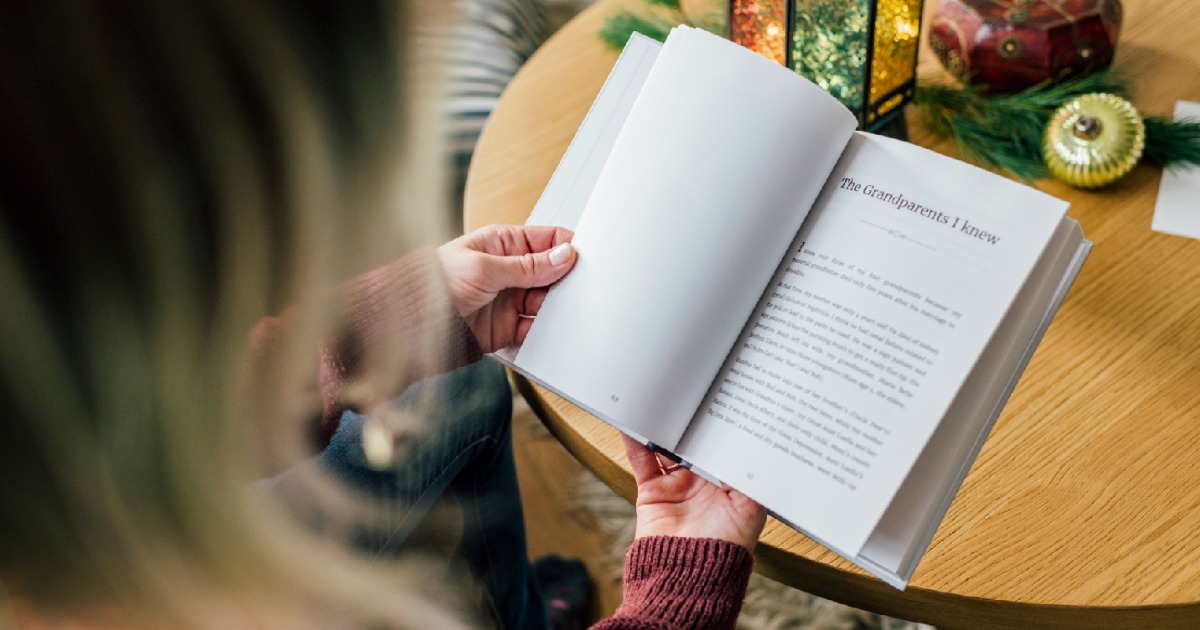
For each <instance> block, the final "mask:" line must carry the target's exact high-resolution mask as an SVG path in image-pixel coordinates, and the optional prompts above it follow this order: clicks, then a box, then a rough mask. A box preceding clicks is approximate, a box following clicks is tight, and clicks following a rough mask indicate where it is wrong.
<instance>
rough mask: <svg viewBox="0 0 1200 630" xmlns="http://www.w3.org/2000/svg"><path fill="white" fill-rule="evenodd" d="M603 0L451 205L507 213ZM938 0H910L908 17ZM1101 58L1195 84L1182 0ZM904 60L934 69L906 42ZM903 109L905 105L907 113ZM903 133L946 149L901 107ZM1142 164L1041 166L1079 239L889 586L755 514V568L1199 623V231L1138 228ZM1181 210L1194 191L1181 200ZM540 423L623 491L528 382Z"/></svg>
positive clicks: (549, 138) (1060, 609)
mask: <svg viewBox="0 0 1200 630" xmlns="http://www.w3.org/2000/svg"><path fill="white" fill-rule="evenodd" d="M631 4H635V3H633V2H629V1H618V0H605V1H602V2H599V3H598V4H597V5H595V6H593V7H592V8H591V9H589V10H588V11H586V12H584V13H583V14H582V15H580V16H579V17H577V18H576V19H575V20H574V21H572V22H571V23H569V24H568V25H567V26H565V27H564V28H563V29H562V30H560V31H559V32H558V33H557V34H556V35H555V36H554V37H553V38H552V39H551V40H550V41H549V42H547V43H546V45H545V46H543V47H542V48H541V49H540V50H539V51H538V52H537V53H536V54H535V55H534V57H533V58H532V59H531V60H530V61H529V62H528V63H527V64H526V65H525V67H524V68H523V69H522V70H521V72H520V73H519V74H518V75H517V77H516V78H515V80H514V81H513V83H512V85H511V86H509V88H508V91H507V92H505V94H504V96H503V97H502V98H501V100H500V104H499V106H498V108H497V109H496V111H495V113H494V114H493V115H492V117H491V119H490V120H489V122H488V124H487V127H486V129H485V131H484V134H483V136H482V138H481V140H480V142H479V145H478V147H477V149H476V152H475V159H474V162H473V164H472V166H471V171H470V176H469V178H468V181H467V190H466V201H465V210H464V212H465V223H466V225H467V227H468V228H469V229H473V228H476V227H480V226H483V225H486V224H490V223H522V222H524V220H525V217H526V216H527V215H528V213H529V211H530V210H531V209H532V208H533V205H534V203H535V202H536V201H537V198H538V195H539V194H540V193H541V190H542V188H543V187H544V186H545V184H546V182H547V181H548V180H549V178H550V175H551V173H552V172H553V170H554V167H555V166H556V165H557V163H558V160H559V159H560V158H561V156H562V154H563V152H564V151H565V150H566V147H567V145H568V143H569V142H570V140H571V138H572V136H573V134H574V132H575V130H576V128H577V127H578V125H579V123H580V122H581V121H582V119H583V117H584V115H585V114H586V113H587V110H588V106H589V105H590V104H591V102H592V99H593V98H594V97H595V95H596V93H597V92H598V91H599V89H600V86H601V84H602V83H603V81H604V78H605V77H606V76H607V73H608V71H609V69H610V68H611V67H612V64H613V62H614V61H615V59H616V55H615V54H614V53H611V52H609V51H606V50H605V49H604V48H603V47H602V46H601V45H600V44H599V43H598V40H597V39H596V32H597V29H598V28H599V27H600V25H601V24H602V22H603V20H604V18H605V16H607V15H609V14H610V13H611V12H612V11H614V10H615V9H616V8H617V7H618V6H621V5H631ZM937 4H938V3H937V2H936V1H935V0H931V1H929V2H926V5H928V6H927V7H926V21H925V23H926V24H928V23H929V19H928V18H929V14H930V13H931V12H932V10H933V9H934V8H936V5H937ZM1124 6H1125V21H1124V26H1123V30H1122V32H1121V41H1120V45H1119V50H1118V55H1117V66H1118V67H1119V68H1122V69H1124V70H1125V71H1127V72H1128V73H1129V75H1130V77H1132V78H1133V80H1134V81H1135V83H1136V85H1135V87H1136V88H1137V98H1136V103H1135V104H1136V105H1137V106H1138V107H1139V108H1141V109H1142V111H1143V112H1144V113H1147V114H1164V115H1168V116H1169V115H1170V113H1171V112H1172V111H1173V109H1174V103H1175V101H1176V100H1177V99H1184V100H1193V101H1200V44H1197V41H1200V11H1196V9H1195V7H1194V1H1193V0H1125V2H1124ZM921 65H922V76H926V75H929V74H934V73H937V72H939V68H938V67H937V64H936V61H935V60H934V58H933V55H932V54H931V53H930V52H929V50H928V48H927V47H926V49H925V50H923V52H922V63H921ZM910 117H911V112H910ZM909 128H910V133H911V136H912V140H913V141H914V142H916V143H917V144H921V145H924V146H927V147H931V148H933V149H935V150H938V151H941V152H943V153H946V154H949V155H957V152H956V151H957V150H956V148H955V147H954V146H953V145H952V144H951V143H949V142H947V141H942V140H938V139H935V138H933V137H932V136H931V135H930V134H929V133H928V132H926V131H925V130H924V129H923V128H922V127H921V126H920V125H919V123H918V121H917V120H916V119H915V118H910V120H909ZM1159 178H1160V171H1159V169H1157V168H1155V167H1152V166H1149V165H1142V166H1139V167H1138V168H1137V169H1136V170H1135V171H1134V172H1133V173H1132V174H1131V175H1130V176H1128V177H1127V178H1125V179H1124V180H1122V181H1121V182H1119V183H1118V184H1116V185H1115V186H1113V187H1111V188H1108V189H1105V190H1103V191H1101V192H1091V193H1088V192H1081V191H1077V190H1073V189H1071V188H1068V187H1066V186H1064V185H1060V184H1058V183H1055V182H1044V183H1042V184H1041V188H1042V189H1043V190H1045V191H1046V192H1048V193H1050V194H1052V195H1055V196H1058V197H1061V198H1063V199H1067V200H1069V201H1070V202H1071V203H1072V209H1071V211H1070V214H1071V216H1072V217H1074V218H1075V219H1076V220H1078V221H1079V222H1080V224H1082V226H1083V229H1084V233H1085V234H1086V235H1087V236H1088V238H1089V239H1091V240H1093V241H1094V242H1095V244H1096V246H1095V250H1094V251H1093V253H1092V255H1091V258H1090V259H1089V260H1088V262H1087V264H1086V265H1085V266H1084V268H1083V272H1082V274H1081V275H1080V277H1079V279H1078V281H1077V282H1076V283H1075V286H1074V288H1073V289H1072V290H1071V293H1070V295H1069V296H1068V297H1067V299H1066V302H1065V303H1064V304H1063V306H1062V309H1061V310H1060V312H1059V314H1058V317H1057V318H1056V319H1055V320H1054V323H1053V324H1052V325H1051V327H1050V329H1049V331H1048V333H1047V334H1046V336H1045V339H1044V341H1043V342H1042V344H1041V347H1040V348H1039V349H1038V351H1037V353H1036V354H1035V356H1034V357H1033V360H1032V362H1031V363H1030V365H1029V367H1028V369H1027V370H1026V371H1025V374H1024V376H1023V377H1022V379H1021V382H1020V385H1019V386H1018V387H1017V389H1016V391H1015V392H1014V393H1013V395H1012V398H1011V399H1010V401H1009V403H1008V406H1007V407H1006V408H1005V410H1004V413H1003V415H1001V417H1000V419H999V421H998V422H997V423H996V426H995V429H994V430H993V432H992V434H991V437H990V438H989V439H988V441H987V443H986V445H985V446H984V448H983V451H982V453H981V454H980V456H979V458H978V460H977V461H976V462H975V465H974V467H973V468H972V470H971V472H970V474H969V475H968V476H967V478H966V481H965V482H964V484H963V486H962V488H961V490H960V491H959V493H958V495H957V497H956V499H955V501H954V503H953V505H952V506H951V508H950V511H949V513H948V514H947V515H946V518H945V520H944V521H943V522H942V524H941V527H940V528H939V529H938V531H937V534H936V536H935V537H934V539H933V542H932V544H931V545H930V547H929V549H928V551H927V552H926V554H925V556H924V559H923V560H922V561H921V564H920V566H919V567H918V568H917V571H916V574H915V575H914V576H913V579H912V581H911V583H910V586H909V588H908V590H906V591H903V592H902V591H898V590H896V589H893V588H892V587H890V586H886V585H884V584H883V583H882V582H880V581H878V580H876V579H875V578H873V577H871V576H869V575H867V574H865V573H864V572H862V571H861V570H859V569H857V568H856V567H854V566H853V565H851V564H849V563H848V562H846V561H845V560H843V559H841V558H839V557H838V556H836V555H834V554H833V553H832V552H830V551H828V550H826V549H824V548H823V547H821V546H819V545H817V544H816V543H814V542H812V541H810V540H808V539H807V538H805V537H804V536H802V535H800V534H798V533H797V532H795V531H794V530H792V529H790V528H788V527H787V526H784V525H782V524H780V523H777V522H774V521H772V522H770V523H768V525H767V528H766V531H765V532H764V533H763V536H762V539H761V543H760V544H759V546H758V549H757V552H756V554H757V559H758V562H757V567H756V568H757V570H758V571H759V572H760V573H762V574H764V575H767V576H769V577H771V578H773V579H776V580H779V581H782V582H784V583H787V584H791V585H793V586H795V587H797V588H800V589H803V590H805V591H809V592H811V593H814V594H817V595H820V596H823V597H828V598H830V599H834V600H836V601H839V602H843V603H846V604H849V605H852V606H856V607H859V608H864V609H868V610H872V611H875V612H879V613H882V614H886V615H892V616H897V617H902V618H905V619H911V620H917V621H923V622H927V623H932V624H934V625H936V626H938V627H939V628H1035V627H1046V628H1088V629H1092V628H1200V241H1197V240H1191V239H1185V238H1181V237H1176V236H1167V235H1163V234H1158V233H1155V232H1152V231H1150V221H1151V216H1152V214H1153V211H1154V203H1155V198H1156V195H1157V191H1158V182H1159ZM1196 204H1197V211H1200V199H1197V200H1196ZM520 387H521V389H522V393H523V394H524V395H525V396H526V398H528V400H529V402H530V404H531V405H532V406H533V407H534V409H535V410H536V411H537V412H538V414H539V415H540V416H541V418H542V420H543V421H544V422H545V424H546V425H547V426H548V427H549V429H550V430H551V431H552V432H553V433H554V435H556V436H557V437H558V439H560V440H561V441H562V442H563V444H564V445H566V447H567V448H568V449H569V450H570V451H571V452H572V453H573V454H574V455H575V456H576V457H577V458H579V460H580V461H582V462H583V463H584V465H585V466H587V467H588V468H589V469H591V470H592V471H594V472H595V473H596V474H597V475H599V476H600V478H602V479H603V480H604V481H605V482H607V483H608V484H609V485H610V486H612V487H613V488H614V489H615V490H617V491H618V492H619V493H620V494H622V495H623V496H624V497H626V498H627V499H630V500H632V499H633V497H634V494H635V487H634V484H633V479H632V476H631V474H630V472H629V469H628V467H627V464H626V461H625V456H624V451H623V450H622V445H621V440H620V437H619V435H618V434H617V433H616V432H615V431H614V430H613V429H611V428H609V427H608V426H607V425H604V424H603V423H601V422H600V421H599V420H597V419H595V418H594V417H592V416H590V415H588V414H587V413H585V412H583V411H581V410H580V409H578V408H576V407H574V406H573V405H571V404H570V403H567V402H565V401H563V400H562V399H560V398H558V397H557V396H555V395H553V394H551V393H549V392H547V391H545V390H543V389H541V388H539V387H536V386H534V385H532V384H530V383H528V382H521V383H520Z"/></svg>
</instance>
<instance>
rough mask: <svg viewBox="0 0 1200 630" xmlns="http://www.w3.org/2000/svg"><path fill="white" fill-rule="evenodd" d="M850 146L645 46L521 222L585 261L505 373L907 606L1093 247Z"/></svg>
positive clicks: (710, 41) (678, 56)
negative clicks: (943, 526)
mask: <svg viewBox="0 0 1200 630" xmlns="http://www.w3.org/2000/svg"><path fill="white" fill-rule="evenodd" d="M854 128H855V120H854V117H853V116H852V115H851V113H850V112H849V111H848V110H846V109H845V108H844V107H842V105H841V104H839V103H838V102H837V101H836V100H835V99H833V98H832V97H830V96H829V95H827V94H826V93H825V92H823V91H822V90H821V89H820V88H818V87H816V86H815V85H813V84H812V83H810V82H808V81H807V80H805V79H803V78H802V77H800V76H799V75H796V74H794V73H792V72H790V71H788V70H786V69H785V68H783V67H781V66H778V65H776V64H774V63H772V62H770V61H768V60H766V59H764V58H762V57H760V56H758V55H757V54H755V53H753V52H751V51H749V50H746V49H743V48H741V47H739V46H737V45H735V44H733V43H731V42H728V41H726V40H724V39H721V38H719V37H717V36H715V35H711V34H709V33H705V32H703V31H699V30H695V29H690V28H686V27H679V28H676V29H675V30H674V31H672V33H671V35H670V37H668V39H667V41H666V43H665V44H661V45H660V44H658V43H657V42H654V41H653V40H650V39H648V38H645V37H641V36H634V37H633V38H632V39H631V40H630V42H629V44H628V46H627V47H626V48H625V51H624V52H623V53H622V55H621V57H620V59H619V60H618V61H617V64H616V66H615V67H614V68H613V70H612V73H611V74H610V75H609V78H608V80H607V82H606V83H605V85H604V88H603V89H602V90H601V92H600V95H599V96H598V97H597V99H596V101H595V103H594V104H593V105H592V108H591V110H590V111H589V113H588V116H587V118H586V119H585V121H584V123H583V125H582V126H581V128H580V129H579V131H578V133H577V134H576V136H575V139H574V140H573V142H572V143H571V146H570V147H569V149H568V150H567V153H566V154H565V155H564V157H563V159H562V161H561V162H560V164H559V166H558V169H557V170H556V171H555V174H554V176H553V178H552V179H551V181H550V183H549V185H548V186H547V188H546V190H545V192H544V193H543V194H542V197H541V199H540V200H539V202H538V204H537V206H536V208H535V210H534V211H533V213H532V216H531V217H530V219H529V222H530V223H531V224H540V225H562V226H566V227H570V228H572V229H574V230H575V232H576V235H575V240H574V244H575V247H576V249H577V250H578V252H579V258H578V262H577V264H576V266H575V268H574V269H573V270H572V271H571V273H570V274H568V275H567V277H566V278H564V279H563V280H562V281H561V282H560V283H559V284H558V285H556V286H555V287H554V288H552V289H551V291H550V293H549V295H548V296H547V297H546V301H545V303H544V304H543V306H542V308H541V311H540V313H539V315H538V317H537V320H536V322H535V323H534V325H533V327H532V329H531V330H530V332H529V336H528V338H527V339H526V340H525V342H524V344H523V345H522V346H521V347H520V348H518V349H509V350H506V351H502V352H500V353H498V355H499V356H500V358H501V359H502V360H504V361H506V362H507V363H508V364H509V365H510V366H511V367H513V368H514V369H516V370H517V371H518V372H520V373H522V374H524V375H526V376H527V377H529V378H530V379H532V380H534V381H535V382H537V383H540V384H542V385H543V386H545V387H547V388H549V389H551V390H553V391H554V392H556V393H558V394H560V395H561V396H563V397H564V398H566V399H568V400H570V401H572V402H574V403H575V404H577V405H579V406H580V407H582V408H583V409H585V410H587V411H588V412H590V413H592V414H594V415H595V416H597V417H599V418H601V419H602V420H604V421H606V422H608V423H610V424H612V425H613V426H615V427H617V428H618V429H620V430H621V431H623V432H625V433H627V434H629V435H632V436H634V437H636V438H637V439H639V440H641V441H642V442H644V443H648V444H651V445H652V446H653V447H655V448H658V449H660V450H662V451H664V452H668V453H670V454H671V455H672V456H673V457H674V458H677V459H678V460H681V461H682V462H684V463H685V465H687V466H688V467H690V468H691V469H692V470H694V471H696V472H697V473H700V474H702V475H703V476H705V477H706V478H709V479H710V480H714V481H718V482H721V483H725V484H728V485H731V486H733V487H735V488H737V489H738V490H740V491H741V492H743V493H745V494H747V495H749V496H750V497H752V498H754V499H755V500H757V501H758V502H759V503H761V504H763V505H764V506H765V507H766V508H767V509H768V510H770V512H771V513H772V515H774V516H776V517H777V518H779V519H780V520H782V521H784V522H786V523H788V524H789V525H791V526H792V527H795V528H796V529H797V530H799V531H801V532H803V533H804V534H806V535H807V536H809V537H811V538H813V539H815V540H817V541H819V542H820V543H821V544H823V545H825V546H827V547H829V548H830V549H832V550H834V551H835V552H837V553H839V554H841V555H843V556H845V557H846V558H848V559H850V560H851V561H853V562H854V563H856V564H858V565H859V566H861V567H863V568H864V569H866V570H867V571H870V572H871V573H873V574H875V575H877V576H879V577H881V578H883V579H884V580H886V581H887V582H888V583H890V584H892V585H894V586H896V587H897V588H903V587H904V586H905V585H906V584H907V582H908V580H909V578H910V577H911V576H912V573H913V571H914V569H915V568H916V565H917V562H918V561H919V559H920V557H921V555H922V554H923V553H924V551H925V548H926V547H927V546H928V544H929V541H930V539H931V538H932V536H933V532H934V530H935V529H936V528H937V525H938V523H939V522H940V521H941V519H942V517H943V515H944V514H945V512H946V509H947V508H948V507H949V504H950V501H951V499H952V498H953V496H954V493H955V492H956V491H957V489H958V487H959V484H960V483H961V482H962V479H963V477H964V476H965V475H966V472H967V469H968V468H969V466H970V464H971V462H972V461H973V460H974V458H975V456H976V454H977V453H978V451H979V448H980V446H981V444H982V442H983V440H984V438H985V437H986V435H987V433H988V431H989V430H990V428H991V426H992V424H993V422H994V421H995V419H996V417H997V416H998V415H999V413H1000V410H1001V408H1002V407H1003V405H1004V403H1005V401H1006V400H1007V398H1008V396H1009V393H1010V392H1011V391H1012V390H1013V387H1014V386H1015V385H1016V382H1017V379H1018V377H1019V376H1020V374H1021V372H1022V370H1023V369H1024V366H1025V364H1026V363H1027V361H1028V360H1029V358H1030V356H1031V355H1032V353H1033V351H1034V348H1035V347H1036V346H1037V343H1038V341H1039V340H1040V339H1041V337H1042V333H1043V332H1044V331H1045V330H1046V327H1047V326H1048V325H1049V323H1050V319H1051V318H1052V317H1053V315H1054V313H1055V311H1056V310H1057V308H1058V305H1059V303H1060V302H1061V300H1062V299H1063V296H1064V295H1065V293H1066V292H1067V289H1068V288H1069V286H1070V285H1071V283H1072V281H1073V280H1074V278H1075V275H1076V273H1077V272H1078V270H1079V268H1080V266H1081V265H1082V264H1083V261H1084V259H1085V258H1086V256H1087V253H1088V251H1089V250H1090V247H1091V243H1089V242H1088V241H1086V240H1084V238H1083V234H1082V232H1081V231H1080V228H1079V225H1078V224H1077V223H1075V222H1074V221H1072V220H1071V219H1069V218H1067V217H1066V214H1065V213H1066V208H1067V204H1066V203H1065V202H1063V201H1060V200H1057V199H1054V198H1052V197H1049V196H1047V195H1045V194H1043V193H1040V192H1038V191H1036V190H1034V189H1031V188H1028V187H1026V186H1022V185H1020V184H1017V183H1014V182H1012V181H1009V180H1007V179H1004V178H1002V177H999V176H997V175H994V174H991V173H988V172H986V171H984V170H982V169H979V168H976V167H973V166H970V165H967V164H964V163H962V162H959V161H956V160H953V159H950V158H947V157H944V156H941V155H938V154H935V153H933V152H930V151H928V150H925V149H922V148H920V147H917V146H914V145H911V144H908V143H905V142H901V141H898V140H892V139H888V138H883V137H879V136H874V135H871V134H866V133H861V132H856V131H855V130H854Z"/></svg>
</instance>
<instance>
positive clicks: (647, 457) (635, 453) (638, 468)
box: [621, 433, 662, 487]
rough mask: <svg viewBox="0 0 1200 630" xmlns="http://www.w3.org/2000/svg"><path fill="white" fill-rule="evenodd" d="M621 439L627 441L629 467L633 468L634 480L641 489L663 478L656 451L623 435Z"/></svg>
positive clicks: (626, 454) (626, 451)
mask: <svg viewBox="0 0 1200 630" xmlns="http://www.w3.org/2000/svg"><path fill="white" fill-rule="evenodd" d="M621 439H623V440H624V441H625V456H626V457H628V458H629V466H630V467H631V468H633V479H634V481H636V482H637V485H638V486H639V487H640V486H641V485H642V484H643V483H645V482H647V481H649V480H651V479H654V478H656V477H661V476H662V471H660V470H659V469H658V460H656V459H654V451H652V450H650V448H649V447H647V446H646V445H644V444H642V443H641V442H638V441H637V440H635V439H633V438H631V437H629V436H628V435H625V434H623V433H622V434H621Z"/></svg>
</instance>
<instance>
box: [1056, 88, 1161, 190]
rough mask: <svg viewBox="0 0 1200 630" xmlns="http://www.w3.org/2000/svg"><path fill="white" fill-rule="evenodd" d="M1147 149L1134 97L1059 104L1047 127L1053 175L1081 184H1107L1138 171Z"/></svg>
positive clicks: (1098, 96) (1092, 96)
mask: <svg viewBox="0 0 1200 630" xmlns="http://www.w3.org/2000/svg"><path fill="white" fill-rule="evenodd" d="M1145 147H1146V126H1145V124H1144V123H1143V122H1142V117H1141V115H1139V114H1138V111H1137V109H1135V108H1134V107H1133V105H1132V104H1130V102H1129V101H1127V100H1125V99H1123V98H1121V97H1119V96H1115V95H1113V94H1085V95H1084V96H1080V97H1079V98H1076V99H1074V100H1072V101H1070V102H1069V103H1067V104H1066V105H1063V106H1062V107H1060V108H1058V111H1056V112H1054V116H1052V117H1051V118H1050V124H1049V125H1048V126H1047V127H1046V137H1045V143H1044V144H1043V154H1044V156H1045V159H1046V167H1047V169H1049V171H1050V174H1051V175H1053V176H1055V177H1057V178H1058V179H1060V180H1062V181H1064V182H1066V183H1068V184H1070V185H1072V186H1075V187H1076V188H1099V187H1101V186H1107V185H1108V184H1111V183H1113V182H1115V181H1117V180H1118V179H1120V178H1121V177H1124V176H1125V174H1126V173H1128V172H1129V171H1131V170H1133V167H1134V166H1136V165H1137V163H1138V160H1140V159H1141V158H1142V151H1143V149H1145Z"/></svg>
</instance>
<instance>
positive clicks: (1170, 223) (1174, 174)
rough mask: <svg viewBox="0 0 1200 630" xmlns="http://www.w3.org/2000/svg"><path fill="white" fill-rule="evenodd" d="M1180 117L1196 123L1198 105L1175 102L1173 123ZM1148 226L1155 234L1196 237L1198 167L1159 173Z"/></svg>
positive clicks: (1199, 115) (1199, 228)
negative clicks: (1154, 202) (1155, 197)
mask: <svg viewBox="0 0 1200 630" xmlns="http://www.w3.org/2000/svg"><path fill="white" fill-rule="evenodd" d="M1180 118H1192V119H1195V120H1200V103H1191V102H1188V101H1179V102H1178V103H1176V104H1175V120H1179V119H1180ZM1150 227H1151V228H1153V229H1154V231H1155V232H1165V233H1167V234H1175V235H1177V236H1187V237H1189V238H1200V167H1195V166H1193V167H1189V168H1171V169H1167V170H1166V171H1164V172H1163V176H1162V183H1161V184H1160V185H1159V188H1158V203H1156V204H1155V206H1154V221H1153V222H1152V223H1151V225H1150Z"/></svg>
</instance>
